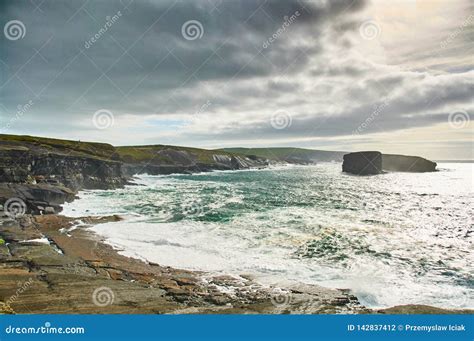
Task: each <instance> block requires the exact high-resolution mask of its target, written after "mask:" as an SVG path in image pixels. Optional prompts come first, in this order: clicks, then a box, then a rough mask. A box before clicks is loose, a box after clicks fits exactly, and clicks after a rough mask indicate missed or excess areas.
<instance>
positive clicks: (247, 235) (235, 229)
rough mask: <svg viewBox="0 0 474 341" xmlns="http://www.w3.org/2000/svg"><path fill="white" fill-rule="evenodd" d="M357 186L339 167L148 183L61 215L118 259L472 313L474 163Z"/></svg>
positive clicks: (83, 196)
mask: <svg viewBox="0 0 474 341" xmlns="http://www.w3.org/2000/svg"><path fill="white" fill-rule="evenodd" d="M438 168H439V169H440V171H439V172H435V173H424V174H414V173H413V174H411V173H388V174H382V175H376V176H369V177H358V176H352V175H347V174H343V173H341V166H340V165H339V164H333V163H321V164H318V165H316V166H289V167H280V168H274V169H265V170H251V171H234V172H213V173H203V174H194V175H168V176H147V175H142V176H140V177H139V178H138V179H137V183H139V184H141V185H142V186H127V187H126V188H125V189H120V190H114V191H84V192H81V193H80V199H79V200H76V201H74V202H73V203H71V204H67V205H65V208H64V209H65V210H64V213H65V214H66V215H71V216H83V215H106V214H112V213H115V214H122V215H124V216H125V217H126V220H125V221H122V222H117V223H107V224H101V225H97V226H95V227H94V228H93V230H94V231H95V232H97V233H98V234H99V235H100V236H102V237H103V238H104V239H105V240H106V241H107V242H108V243H110V244H111V245H113V246H114V247H116V248H118V249H120V250H121V252H122V253H123V254H125V255H129V256H132V257H137V258H142V259H146V260H149V261H153V262H157V263H160V264H162V265H169V266H174V267H179V268H186V269H193V270H206V271H210V272H218V273H227V274H234V275H240V274H250V275H253V276H255V277H256V279H257V280H259V281H261V282H262V283H268V284H271V283H279V284H281V283H285V282H304V283H312V284H319V285H323V286H327V287H337V288H349V289H351V290H352V291H353V293H354V294H355V295H356V296H357V297H358V298H359V299H360V300H361V301H362V302H363V303H364V304H366V305H368V306H372V307H382V306H393V305H398V304H408V303H417V304H430V305H435V306H440V307H453V308H460V307H471V308H472V307H474V277H473V276H474V275H473V274H474V265H473V264H474V262H473V258H474V257H473V252H474V249H473V240H474V230H473V225H472V214H473V193H474V189H473V164H447V163H444V164H440V165H439V166H438Z"/></svg>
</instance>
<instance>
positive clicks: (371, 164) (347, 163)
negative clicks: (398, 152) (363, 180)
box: [342, 151, 382, 175]
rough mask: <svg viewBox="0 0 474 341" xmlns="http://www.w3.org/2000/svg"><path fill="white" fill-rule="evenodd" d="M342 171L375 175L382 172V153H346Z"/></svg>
mask: <svg viewBox="0 0 474 341" xmlns="http://www.w3.org/2000/svg"><path fill="white" fill-rule="evenodd" d="M342 171H343V172H346V173H351V174H356V175H373V174H380V173H382V153H380V152H376V151H366V152H355V153H349V154H345V155H344V158H343V163H342Z"/></svg>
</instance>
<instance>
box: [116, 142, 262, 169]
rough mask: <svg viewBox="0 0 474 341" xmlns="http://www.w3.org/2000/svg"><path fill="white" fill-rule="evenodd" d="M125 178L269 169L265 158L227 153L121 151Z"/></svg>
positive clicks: (160, 148)
mask: <svg viewBox="0 0 474 341" xmlns="http://www.w3.org/2000/svg"><path fill="white" fill-rule="evenodd" d="M117 152H118V154H119V155H120V158H121V159H122V160H123V162H124V165H123V169H124V172H125V174H127V175H134V174H141V173H147V174H153V175H154V174H172V173H196V172H208V171H212V170H237V169H249V168H261V167H266V166H268V160H267V159H265V158H261V157H256V158H250V157H247V156H244V155H239V154H233V153H228V152H223V151H213V150H206V149H198V148H188V147H175V146H163V145H154V146H136V147H117Z"/></svg>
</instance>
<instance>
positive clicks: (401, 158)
mask: <svg viewBox="0 0 474 341" xmlns="http://www.w3.org/2000/svg"><path fill="white" fill-rule="evenodd" d="M436 165H437V164H436V162H433V161H430V160H427V159H424V158H422V157H419V156H408V155H396V154H382V168H383V170H386V171H392V172H434V171H436Z"/></svg>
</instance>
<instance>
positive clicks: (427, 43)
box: [0, 0, 474, 159]
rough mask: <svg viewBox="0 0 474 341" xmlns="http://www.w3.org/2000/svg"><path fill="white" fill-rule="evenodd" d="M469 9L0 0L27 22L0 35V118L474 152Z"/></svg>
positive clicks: (341, 0)
mask: <svg viewBox="0 0 474 341" xmlns="http://www.w3.org/2000/svg"><path fill="white" fill-rule="evenodd" d="M473 9H474V6H473V4H472V3H470V1H468V0H466V1H464V0H457V1H453V2H450V6H446V4H445V3H443V1H426V2H422V1H416V0H410V1H394V2H393V3H392V4H390V5H384V4H382V3H381V2H380V1H378V0H376V1H364V0H334V1H324V0H320V1H317V0H314V1H301V0H288V1H254V2H251V1H222V0H220V1H219V0H216V1H210V0H201V1H194V2H185V1H160V2H155V1H144V0H135V1H133V0H122V1H120V2H117V1H106V0H103V1H93V2H92V1H87V0H82V1H74V2H66V1H51V0H45V1H43V2H35V1H26V0H25V1H16V2H8V1H0V18H1V23H2V26H3V27H4V28H5V27H6V25H7V24H8V23H9V22H11V21H12V20H18V21H20V22H21V23H22V24H23V25H24V36H23V37H19V38H18V39H16V38H17V37H13V38H14V39H11V38H12V37H11V36H10V37H8V34H7V33H5V32H6V31H5V32H4V34H3V35H2V37H1V45H2V48H1V52H0V70H1V75H2V76H1V79H0V103H1V105H0V113H1V121H0V128H2V129H1V130H2V131H1V133H12V134H31V135H42V136H52V137H60V138H71V139H81V140H96V141H102V142H109V143H113V144H117V145H124V144H151V143H163V144H177V145H192V146H201V147H210V148H212V147H219V146H272V145H274V146H283V145H292V146H304V147H324V149H344V150H348V149H353V148H355V149H357V148H363V147H364V148H365V147H371V148H374V149H381V150H386V151H393V150H392V149H391V148H392V147H393V142H395V141H398V140H399V138H401V137H402V136H403V138H404V139H407V141H413V142H414V143H415V142H416V146H414V145H412V146H409V145H405V146H398V147H397V148H399V150H397V151H399V152H410V151H412V152H413V153H422V154H425V155H426V156H429V157H434V158H448V156H449V157H455V158H471V159H472V158H473V152H472V147H473V145H472V142H473V140H472V137H473V135H472V132H473V124H472V122H471V121H472V119H473V116H474V101H473V96H472V94H473V93H474V71H473V70H474V68H473V61H472V52H473V46H474V44H473V40H472V36H473V33H474V13H473ZM420 16H423V17H424V18H425V20H424V22H423V23H419V18H420ZM21 29H22V28H21V27H20V30H21ZM101 110H102V111H103V112H107V113H110V114H111V117H106V119H107V118H113V124H112V122H111V121H110V122H108V121H107V120H106V123H107V122H108V123H109V124H108V126H107V127H105V128H106V129H98V128H104V127H97V121H94V114H95V113H96V112H98V111H101ZM94 123H95V124H94ZM430 132H431V133H430ZM430 134H431V135H430ZM422 135H423V136H425V139H424V141H426V142H425V143H424V144H423V143H420V139H419V136H422ZM426 136H428V137H431V138H429V139H426Z"/></svg>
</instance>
